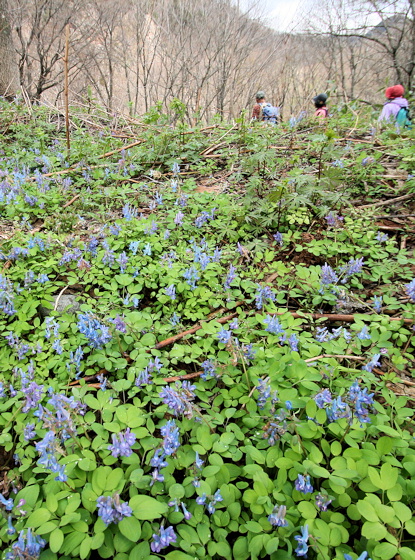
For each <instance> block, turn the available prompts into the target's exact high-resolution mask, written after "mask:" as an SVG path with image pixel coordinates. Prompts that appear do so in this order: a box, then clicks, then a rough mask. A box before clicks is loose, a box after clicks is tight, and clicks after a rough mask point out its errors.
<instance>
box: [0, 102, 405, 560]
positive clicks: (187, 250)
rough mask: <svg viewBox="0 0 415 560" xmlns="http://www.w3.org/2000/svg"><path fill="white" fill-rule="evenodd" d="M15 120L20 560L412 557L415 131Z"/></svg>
mask: <svg viewBox="0 0 415 560" xmlns="http://www.w3.org/2000/svg"><path fill="white" fill-rule="evenodd" d="M3 109H4V110H3V111H2V113H1V115H2V116H1V118H2V122H1V123H0V127H1V130H2V134H3V146H4V148H3V149H4V153H3V157H2V159H1V161H0V164H1V169H2V175H3V181H2V183H1V184H0V211H1V213H2V222H1V229H0V235H1V236H2V239H3V243H2V247H1V254H0V255H1V259H2V271H1V276H0V334H1V338H0V362H1V364H2V369H3V371H2V373H1V376H0V380H1V384H0V397H1V398H0V412H1V415H0V424H1V428H2V435H1V436H0V444H1V446H2V448H1V455H0V456H1V465H2V468H1V477H2V478H1V480H0V489H1V495H0V502H1V506H0V507H1V510H2V517H1V519H0V536H1V539H2V541H3V542H4V543H6V552H5V557H6V558H26V557H27V558H29V557H30V558H37V557H40V558H41V559H42V560H54V559H57V558H60V559H69V558H81V559H86V558H116V559H117V560H127V559H131V560H139V559H142V560H147V559H148V560H152V559H153V560H154V559H156V558H160V557H161V558H166V559H167V560H189V559H194V558H197V559H205V558H206V559H209V558H211V559H215V560H216V559H218V558H222V557H223V558H234V559H235V560H245V559H257V558H270V559H271V560H288V559H290V558H294V557H296V556H299V557H301V556H305V555H306V554H307V553H308V557H309V558H316V559H319V560H328V559H337V560H343V559H346V560H347V559H349V558H352V559H355V558H357V557H360V558H362V559H363V558H365V557H366V556H365V552H367V553H368V555H369V556H370V558H372V560H383V559H389V558H394V557H400V558H401V559H402V560H413V559H414V558H415V550H414V544H413V543H414V538H415V537H414V535H415V522H414V521H413V519H412V518H413V509H414V498H415V480H413V478H414V475H415V445H414V435H413V410H412V404H413V401H411V397H412V398H413V393H411V391H412V392H413V389H412V387H413V386H414V383H413V381H411V375H410V372H411V369H412V367H413V362H414V356H413V347H414V344H413V329H412V324H413V318H414V302H415V285H414V284H415V282H414V281H413V277H414V267H415V258H414V254H413V249H412V247H413V239H414V238H413V233H412V231H413V230H412V229H411V227H413V225H412V222H411V213H412V212H413V209H412V206H411V199H412V195H411V193H413V191H414V189H415V181H414V179H413V178H412V177H411V171H413V169H414V165H415V149H414V147H413V135H414V133H413V132H411V133H406V134H403V135H402V136H398V135H396V133H395V132H394V131H393V130H388V131H385V132H384V133H383V134H381V135H380V136H378V137H373V136H370V135H366V129H369V117H368V116H367V115H362V116H361V118H360V121H359V122H361V123H364V124H363V125H360V126H362V129H361V130H356V129H355V128H353V131H351V129H352V127H353V124H354V122H353V119H354V118H355V117H354V115H355V114H356V108H355V110H354V112H353V115H352V113H349V112H348V110H347V108H344V109H342V110H341V111H339V114H338V116H337V117H336V118H333V119H331V121H330V125H329V126H330V128H329V129H325V128H324V126H322V125H321V124H320V125H316V123H313V122H306V121H301V122H299V123H296V124H295V125H294V126H291V127H289V126H288V125H282V126H281V127H279V128H278V129H274V128H265V129H264V128H262V127H259V126H258V127H253V128H249V125H247V124H246V123H245V122H244V121H243V120H241V122H239V123H237V124H236V125H234V126H233V127H231V126H225V125H222V124H221V125H219V124H212V126H210V127H207V128H206V127H205V128H204V129H203V128H193V129H189V128H187V127H186V126H184V125H178V126H177V127H175V128H173V127H169V126H167V123H166V122H165V120H164V119H163V117H162V116H160V115H157V114H155V113H149V114H148V115H147V116H146V117H145V119H144V121H143V123H142V124H137V123H131V122H124V123H123V126H122V127H121V125H119V129H118V130H117V131H116V133H114V131H111V130H109V129H106V128H105V127H104V125H102V122H101V121H100V120H99V119H98V116H95V117H93V116H90V115H89V116H88V117H87V121H88V122H89V124H90V125H91V122H92V120H93V119H94V118H95V119H96V125H95V129H94V130H92V129H86V128H85V127H84V126H83V124H84V122H85V121H84V120H83V118H84V117H83V116H82V115H77V116H74V117H73V119H74V125H77V126H76V129H75V131H74V132H73V133H72V138H71V140H72V146H71V150H70V153H69V154H68V153H67V151H66V149H65V140H64V134H63V132H62V131H60V130H59V129H58V127H59V122H58V123H56V122H54V121H53V119H52V118H47V115H46V114H45V113H44V109H42V108H37V109H36V111H35V112H34V113H33V114H32V115H31V116H30V117H29V116H28V115H27V114H26V113H25V110H24V109H23V108H22V107H13V106H8V105H4V107H3ZM85 119H86V117H85ZM291 124H294V123H293V122H292V123H291ZM123 142H124V143H125V144H126V146H125V147H123ZM391 199H396V200H391ZM379 202H381V203H382V204H379ZM376 204H377V205H376ZM379 208H381V209H382V208H383V210H382V211H379ZM385 209H386V211H387V213H386V214H385ZM379 214H380V215H381V216H382V214H383V215H386V216H387V217H388V218H389V220H388V221H387V222H385V218H384V217H379ZM385 231H387V232H388V233H385ZM68 295H71V296H72V298H70V299H69V300H65V299H64V298H65V297H66V296H68ZM62 301H67V302H68V301H69V307H67V308H66V310H65V311H59V310H58V309H59V305H60V304H61V303H62ZM398 394H400V396H398ZM398 555H399V556H398Z"/></svg>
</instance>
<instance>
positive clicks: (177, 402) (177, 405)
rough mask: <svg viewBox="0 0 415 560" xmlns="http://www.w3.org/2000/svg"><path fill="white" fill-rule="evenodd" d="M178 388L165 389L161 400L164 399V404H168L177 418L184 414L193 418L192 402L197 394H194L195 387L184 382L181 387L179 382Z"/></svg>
mask: <svg viewBox="0 0 415 560" xmlns="http://www.w3.org/2000/svg"><path fill="white" fill-rule="evenodd" d="M176 388H177V390H175V389H172V388H171V387H164V388H163V389H162V390H161V392H160V398H162V399H163V402H164V404H167V406H168V407H169V408H170V410H172V411H173V412H174V414H175V415H176V416H179V414H184V415H185V416H187V417H188V418H191V417H192V415H193V406H192V403H191V401H193V399H194V398H195V394H194V392H193V391H194V389H195V386H194V385H190V384H189V383H186V381H183V384H182V387H180V385H179V383H178V382H177V383H176Z"/></svg>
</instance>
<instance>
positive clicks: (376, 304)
mask: <svg viewBox="0 0 415 560" xmlns="http://www.w3.org/2000/svg"><path fill="white" fill-rule="evenodd" d="M382 301H383V297H382V296H374V298H373V309H374V311H376V313H381V311H382Z"/></svg>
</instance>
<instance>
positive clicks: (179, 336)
mask: <svg viewBox="0 0 415 560" xmlns="http://www.w3.org/2000/svg"><path fill="white" fill-rule="evenodd" d="M236 316H237V313H232V314H231V315H227V316H226V317H222V318H221V319H217V321H216V322H217V323H220V324H221V325H222V324H223V323H227V322H228V321H230V320H231V319H233V318H234V317H236ZM202 327H203V325H197V326H196V327H192V328H191V329H188V330H187V331H183V332H181V333H178V334H175V335H174V336H170V337H169V338H166V339H165V340H161V341H160V342H158V343H157V344H156V345H155V346H153V347H152V348H147V352H151V350H160V348H164V347H165V346H168V345H169V344H173V343H174V342H176V341H177V340H181V339H182V338H183V337H185V336H186V335H188V334H194V333H195V332H197V331H198V330H200V329H201V328H202Z"/></svg>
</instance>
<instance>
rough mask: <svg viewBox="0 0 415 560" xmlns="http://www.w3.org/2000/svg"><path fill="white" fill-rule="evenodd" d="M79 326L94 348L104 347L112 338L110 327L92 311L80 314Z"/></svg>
mask: <svg viewBox="0 0 415 560" xmlns="http://www.w3.org/2000/svg"><path fill="white" fill-rule="evenodd" d="M77 326H78V329H79V332H81V333H82V334H84V335H85V336H86V338H87V339H88V342H89V345H90V346H91V347H92V348H102V347H103V346H104V345H105V344H107V342H109V341H110V340H111V338H112V335H111V333H110V332H109V329H108V327H107V326H106V325H104V324H103V323H100V322H99V321H98V319H96V318H95V317H93V315H92V314H91V313H84V314H79V315H78V325H77Z"/></svg>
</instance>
